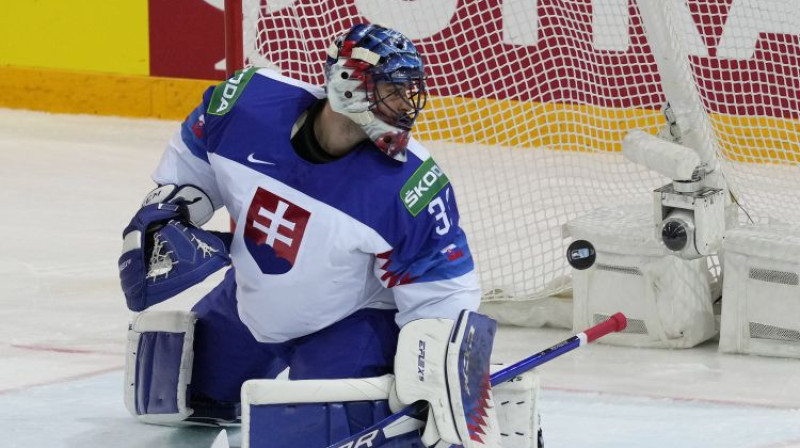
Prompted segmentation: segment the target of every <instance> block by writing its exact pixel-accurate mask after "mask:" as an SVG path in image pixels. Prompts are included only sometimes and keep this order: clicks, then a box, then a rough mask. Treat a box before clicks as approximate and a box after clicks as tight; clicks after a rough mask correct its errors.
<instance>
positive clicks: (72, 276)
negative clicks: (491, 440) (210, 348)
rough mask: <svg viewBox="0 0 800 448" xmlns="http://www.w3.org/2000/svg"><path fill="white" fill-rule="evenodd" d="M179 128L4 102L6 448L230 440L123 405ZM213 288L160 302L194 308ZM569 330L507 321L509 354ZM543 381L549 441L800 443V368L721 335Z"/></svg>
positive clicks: (611, 355)
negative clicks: (147, 421)
mask: <svg viewBox="0 0 800 448" xmlns="http://www.w3.org/2000/svg"><path fill="white" fill-rule="evenodd" d="M176 126H177V123H175V122H165V121H155V120H131V119H120V118H107V117H93V116H70V115H52V114H44V113H34V112H24V111H11V110H2V109H0V205H2V210H3V211H2V219H0V229H1V230H2V231H1V232H0V234H2V235H3V238H2V240H0V241H2V242H0V248H2V250H1V251H0V341H2V342H0V446H2V447H19V448H32V447H36V448H38V447H47V448H60V447H70V448H72V447H74V448H78V447H80V448H95V447H97V448H99V447H104V448H106V447H120V448H134V447H136V448H138V447H142V448H143V447H165V448H170V447H171V448H179V447H203V448H207V447H209V446H210V445H211V443H212V441H213V440H214V437H215V436H216V435H217V432H218V431H216V430H212V429H203V428H168V427H158V426H152V425H143V424H139V423H136V422H135V421H134V420H133V419H132V418H130V417H129V416H128V414H127V411H126V410H125V408H124V405H123V403H122V366H123V351H124V341H125V330H126V326H127V322H128V319H129V318H130V312H129V311H128V310H127V309H126V308H125V305H124V298H123V296H122V293H121V292H120V291H119V285H118V279H117V268H116V260H117V257H118V256H119V249H120V247H121V238H120V232H121V230H122V228H123V227H124V226H125V224H126V223H127V222H128V220H129V219H130V216H131V215H132V213H133V212H134V211H135V209H136V208H137V204H138V203H139V202H140V201H141V200H142V198H143V197H144V194H145V193H146V192H147V191H149V189H150V188H152V183H151V182H150V180H149V173H150V171H151V170H152V168H153V167H154V166H155V164H156V163H157V161H158V158H159V156H160V153H161V150H162V148H163V147H164V144H165V142H166V141H167V139H168V138H169V137H170V135H171V134H172V132H173V131H174V129H175V128H176ZM225 225H226V220H225V217H224V216H222V215H221V214H218V216H217V217H215V220H214V221H212V226H215V227H218V228H224V227H225ZM218 278H219V277H218V276H214V277H212V278H211V279H210V281H211V282H213V281H215V280H218ZM208 287H210V285H200V286H198V287H197V288H193V289H191V290H189V291H187V292H186V293H184V294H182V295H181V296H180V297H178V298H176V299H174V300H172V301H169V302H166V303H165V304H162V305H163V306H164V307H176V308H177V307H184V306H188V305H189V304H190V303H191V302H192V301H193V300H195V299H196V298H198V297H199V296H200V295H201V294H202V293H203V292H204V290H205V289H207V288H208ZM568 336H570V333H569V332H568V331H566V330H557V329H521V328H510V327H509V328H501V330H500V332H499V334H498V340H497V349H496V351H495V353H496V360H497V361H502V362H504V363H511V362H514V361H516V360H518V359H521V358H523V357H525V356H526V355H527V354H530V353H533V352H536V351H539V350H541V349H544V348H546V347H549V346H550V345H552V344H554V343H556V342H558V341H559V340H561V339H564V338H566V337H568ZM540 373H541V375H542V387H543V392H542V399H541V410H542V421H543V425H544V428H545V438H546V442H547V447H548V448H556V447H614V448H621V447H656V448H658V447H670V448H676V447H681V448H683V447H725V448H733V447H748V448H756V447H758V448H767V447H769V448H777V447H783V448H786V447H800V411H799V409H800V361H798V360H793V359H777V358H764V357H756V356H736V355H723V354H719V353H718V352H717V351H716V342H714V341H710V342H708V343H706V344H704V345H703V346H701V347H697V348H694V349H690V350H655V349H631V348H621V347H611V346H604V345H599V344H595V345H591V346H588V347H586V348H582V349H580V350H577V351H574V352H572V353H569V354H567V355H565V356H563V357H561V358H559V359H556V360H554V361H552V362H550V363H548V364H547V365H546V366H543V367H542V368H541V369H540ZM232 435H233V437H232V442H233V443H234V444H236V443H237V437H236V433H235V431H234V432H233V434H232Z"/></svg>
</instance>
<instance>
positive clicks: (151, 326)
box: [125, 311, 197, 424]
mask: <svg viewBox="0 0 800 448" xmlns="http://www.w3.org/2000/svg"><path fill="white" fill-rule="evenodd" d="M196 320H197V318H196V317H195V315H194V313H192V312H190V311H144V312H142V313H139V314H137V315H136V316H135V317H134V318H133V320H132V321H131V323H130V325H129V327H128V345H127V356H126V362H125V406H126V407H127V408H128V411H129V412H130V413H131V414H132V415H133V416H134V417H136V418H137V419H138V420H140V421H143V422H145V423H156V424H173V423H179V422H182V421H184V420H185V419H186V418H187V417H189V416H190V415H192V413H193V411H192V409H191V408H189V406H188V403H187V395H188V394H187V387H188V386H189V384H190V383H191V381H192V362H193V360H194V351H193V344H194V325H195V322H196Z"/></svg>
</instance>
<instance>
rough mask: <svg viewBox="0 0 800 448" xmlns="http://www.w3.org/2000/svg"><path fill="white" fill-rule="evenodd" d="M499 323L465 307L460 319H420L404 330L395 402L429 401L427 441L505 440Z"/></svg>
mask: <svg viewBox="0 0 800 448" xmlns="http://www.w3.org/2000/svg"><path fill="white" fill-rule="evenodd" d="M495 329H496V323H495V322H494V321H493V320H492V319H491V318H489V317H486V316H484V315H482V314H478V313H475V312H471V311H466V310H465V311H462V312H461V315H460V316H459V318H458V320H456V321H455V322H454V321H453V320H450V319H419V320H415V321H412V322H410V323H408V324H406V325H405V326H404V327H403V328H402V330H401V331H400V338H399V341H398V346H397V355H396V356H395V377H396V382H395V388H394V393H393V394H392V397H391V398H390V403H391V405H392V408H393V410H394V411H396V410H399V409H400V408H401V407H402V406H404V405H409V404H412V403H414V402H416V401H419V400H424V401H427V402H428V403H429V405H430V408H429V411H428V423H427V424H426V426H425V432H424V433H423V435H422V442H423V443H424V444H425V445H426V446H429V447H431V446H434V447H448V446H450V444H453V445H463V446H464V448H478V447H481V448H483V447H492V448H493V447H499V446H500V443H501V442H500V433H499V429H498V424H497V416H496V410H495V408H494V403H493V401H492V392H491V385H490V383H489V360H490V359H489V358H490V355H491V353H492V343H493V341H494V334H495Z"/></svg>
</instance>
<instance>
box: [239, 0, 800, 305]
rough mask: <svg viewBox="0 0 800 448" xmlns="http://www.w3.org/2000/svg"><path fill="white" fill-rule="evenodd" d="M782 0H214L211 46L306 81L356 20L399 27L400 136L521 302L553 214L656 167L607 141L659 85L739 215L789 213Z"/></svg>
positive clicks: (621, 132) (556, 220) (552, 267)
mask: <svg viewBox="0 0 800 448" xmlns="http://www.w3.org/2000/svg"><path fill="white" fill-rule="evenodd" d="M795 3H797V5H795ZM795 3H792V2H786V1H775V0H770V1H761V2H750V1H747V2H745V1H738V0H416V1H413V2H409V1H403V0H384V1H379V0H343V1H337V2H334V1H322V0H295V1H290V0H280V1H268V0H226V2H225V4H226V14H225V16H226V29H227V30H228V34H227V35H228V37H227V38H226V39H227V44H226V50H227V51H228V52H229V53H228V55H227V62H228V67H229V69H236V68H240V67H241V66H243V65H245V64H248V65H259V66H269V67H272V68H274V69H277V70H280V71H281V72H282V73H284V74H285V75H288V76H291V77H295V78H298V79H301V80H303V81H307V82H311V83H314V84H322V83H323V75H322V65H323V61H324V54H325V49H326V48H327V46H328V45H329V44H330V42H331V39H332V38H333V36H335V35H338V34H339V33H341V32H342V31H343V30H345V29H347V28H348V27H349V26H350V25H352V24H353V23H354V22H356V21H369V22H377V23H382V24H385V25H388V26H391V27H394V28H396V29H398V30H400V31H402V32H404V33H405V34H406V35H408V36H409V37H410V38H411V39H412V40H414V42H415V43H416V44H417V45H418V47H419V48H420V51H421V53H423V56H424V58H425V60H426V63H427V72H428V75H429V77H428V86H429V89H430V94H431V99H430V101H429V105H428V107H427V108H426V110H425V111H424V112H423V115H422V116H421V118H420V120H419V122H418V125H417V127H416V129H415V131H414V135H415V137H416V138H417V139H418V140H420V141H422V142H423V143H424V144H425V145H426V146H428V147H429V148H431V151H432V153H433V155H434V157H435V158H436V159H437V161H438V162H439V163H440V164H441V165H442V166H443V167H444V168H445V170H446V171H447V172H448V174H449V175H450V177H451V180H452V182H453V184H454V186H455V189H456V192H457V194H458V197H459V207H460V209H461V211H462V224H463V226H464V227H465V229H466V230H467V232H468V237H469V239H470V244H471V246H472V248H473V251H474V252H475V257H476V262H477V264H478V268H479V272H480V275H481V282H482V284H483V287H484V289H485V300H489V301H503V300H533V299H538V298H542V297H546V296H548V295H552V294H555V293H560V292H564V291H568V290H569V288H570V278H569V273H570V270H569V267H568V265H567V264H566V261H565V257H564V252H565V250H566V246H567V244H568V241H566V240H565V239H564V238H563V235H562V228H563V226H564V225H565V223H566V222H568V221H569V220H571V219H574V218H575V217H577V216H579V215H581V214H583V213H586V212H588V211H590V210H592V209H594V208H596V207H598V206H605V207H610V208H614V207H620V206H623V205H628V204H635V203H650V202H651V198H652V196H651V195H652V190H653V189H654V188H657V187H659V186H661V185H662V184H664V183H665V182H666V181H667V180H666V179H664V178H661V177H660V176H659V175H658V174H655V173H653V172H650V171H647V170H646V169H644V168H642V167H639V166H636V165H633V164H631V163H630V162H627V161H625V160H624V159H623V158H622V157H621V156H620V153H619V151H620V146H621V142H622V139H623V137H624V136H625V135H626V133H627V132H628V131H629V130H631V129H643V130H645V131H647V132H650V133H655V132H657V130H658V128H659V127H660V126H662V125H663V119H662V117H661V115H660V112H659V109H660V107H661V105H662V104H663V103H664V101H665V100H666V99H667V98H669V100H670V102H671V103H673V104H678V108H679V109H680V108H682V110H683V111H684V116H683V119H684V120H686V121H687V122H691V123H693V124H695V125H696V126H697V128H698V129H702V135H701V137H700V138H699V140H698V141H699V143H698V146H699V147H698V148H696V149H697V150H698V151H700V152H704V154H705V157H709V158H714V159H716V160H718V161H719V163H720V166H721V172H722V173H723V174H724V176H725V181H726V182H727V184H728V185H729V186H730V188H731V191H733V192H734V193H735V194H736V196H737V198H738V200H739V202H740V204H741V205H742V207H743V208H744V209H745V210H746V211H747V213H748V214H749V216H750V217H751V218H752V219H753V220H754V221H766V220H770V219H775V218H779V219H781V220H787V221H795V222H796V221H798V220H800V199H798V198H799V197H800V196H798V194H797V193H796V192H797V191H798V190H800V188H798V187H800V172H798V159H800V149H799V148H800V124H798V123H799V122H798V116H799V115H800V103H799V102H798V99H800V40H799V38H798V36H797V35H796V34H794V33H796V32H800V31H798V30H800V23H798V22H800V6H798V5H800V2H795Z"/></svg>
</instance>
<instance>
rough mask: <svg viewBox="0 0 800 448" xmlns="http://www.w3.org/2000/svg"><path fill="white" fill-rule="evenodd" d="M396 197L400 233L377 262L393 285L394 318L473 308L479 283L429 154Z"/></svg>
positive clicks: (452, 314)
mask: <svg viewBox="0 0 800 448" xmlns="http://www.w3.org/2000/svg"><path fill="white" fill-rule="evenodd" d="M399 199H400V207H399V208H400V212H399V215H400V218H399V219H398V220H399V221H400V222H401V223H402V227H403V228H404V230H405V231H404V236H403V237H402V238H401V239H399V240H398V241H397V242H396V244H394V245H393V248H392V250H390V251H388V252H385V253H382V254H378V255H377V266H376V274H378V275H379V276H380V279H381V281H382V282H383V284H384V285H385V286H387V287H389V288H392V290H393V294H394V297H395V302H396V304H397V307H398V311H399V314H398V323H400V324H401V325H403V324H405V323H406V322H409V321H411V320H414V319H419V318H434V317H446V318H456V317H457V316H458V314H459V312H460V311H461V310H462V309H471V310H475V309H477V307H478V305H479V304H480V288H479V286H478V280H477V275H476V273H475V270H474V262H473V259H472V254H471V252H470V249H469V245H468V243H467V237H466V235H465V233H464V231H463V229H462V228H461V227H460V225H459V214H458V206H457V204H456V198H455V194H454V193H453V189H452V186H451V185H450V183H449V180H448V179H447V176H446V175H445V174H444V173H443V172H442V171H441V170H440V169H439V167H438V166H437V165H436V164H435V162H433V160H432V159H428V161H426V162H424V163H423V164H422V165H421V166H420V168H419V169H418V170H417V171H416V172H415V173H414V175H412V176H411V178H410V179H409V181H408V182H407V183H406V185H405V186H404V187H403V188H402V190H401V192H400V198H399Z"/></svg>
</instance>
